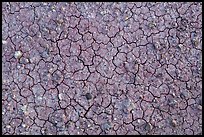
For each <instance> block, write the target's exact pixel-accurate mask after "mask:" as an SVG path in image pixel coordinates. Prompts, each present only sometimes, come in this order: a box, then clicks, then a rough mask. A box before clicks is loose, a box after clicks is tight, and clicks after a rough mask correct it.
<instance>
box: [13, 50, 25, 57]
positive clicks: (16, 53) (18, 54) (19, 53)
mask: <svg viewBox="0 0 204 137" xmlns="http://www.w3.org/2000/svg"><path fill="white" fill-rule="evenodd" d="M22 55H23V54H22V52H21V51H16V52H15V54H14V56H15V58H16V59H19V58H20V57H21V56H22Z"/></svg>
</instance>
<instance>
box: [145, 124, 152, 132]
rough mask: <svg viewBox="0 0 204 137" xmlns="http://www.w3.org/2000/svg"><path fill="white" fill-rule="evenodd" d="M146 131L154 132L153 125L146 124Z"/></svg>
mask: <svg viewBox="0 0 204 137" xmlns="http://www.w3.org/2000/svg"><path fill="white" fill-rule="evenodd" d="M144 129H145V130H146V131H150V130H152V125H151V123H146V124H145V125H144Z"/></svg>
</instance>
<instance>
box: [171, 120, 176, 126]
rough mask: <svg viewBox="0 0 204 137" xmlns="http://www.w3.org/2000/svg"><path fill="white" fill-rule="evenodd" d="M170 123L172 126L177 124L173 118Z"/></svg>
mask: <svg viewBox="0 0 204 137" xmlns="http://www.w3.org/2000/svg"><path fill="white" fill-rule="evenodd" d="M171 125H172V126H173V127H176V125H177V122H176V120H174V119H173V120H172V121H171Z"/></svg>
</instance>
